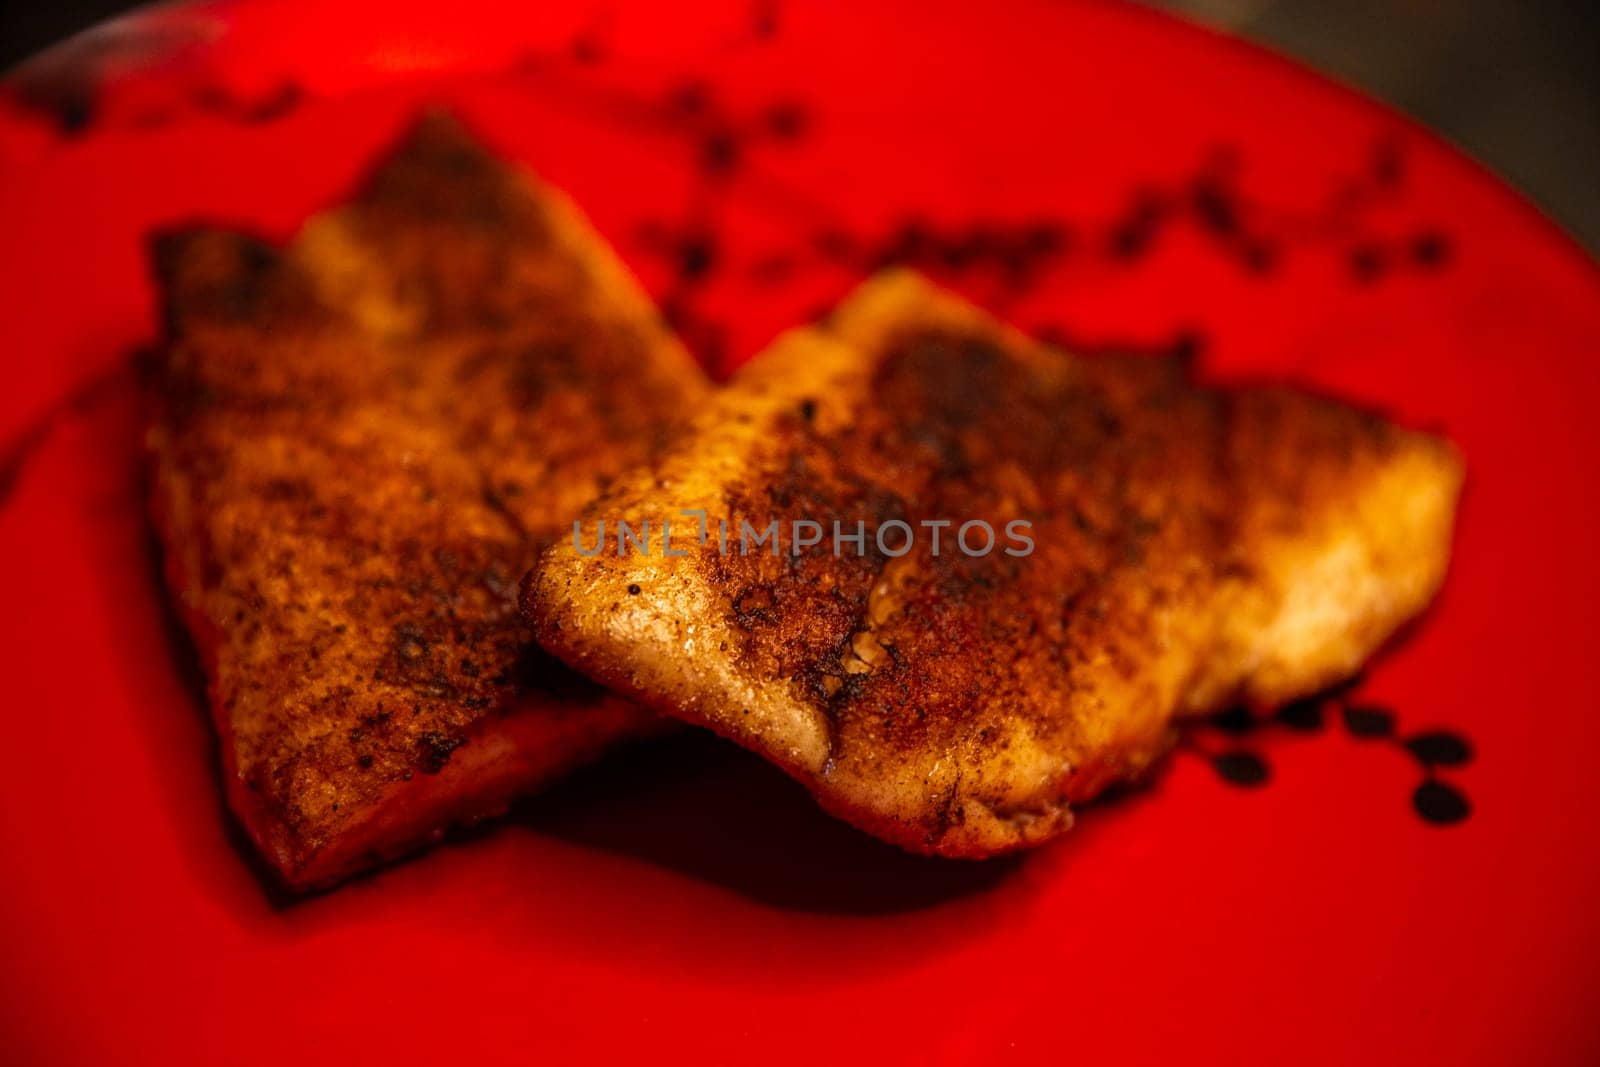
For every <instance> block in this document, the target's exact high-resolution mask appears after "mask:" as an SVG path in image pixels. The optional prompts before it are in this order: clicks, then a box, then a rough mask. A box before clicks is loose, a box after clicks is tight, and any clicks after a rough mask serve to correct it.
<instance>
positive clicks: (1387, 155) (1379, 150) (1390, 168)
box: [1372, 137, 1405, 188]
mask: <svg viewBox="0 0 1600 1067" xmlns="http://www.w3.org/2000/svg"><path fill="white" fill-rule="evenodd" d="M1404 177H1405V157H1404V156H1403V155H1402V154H1401V150H1400V144H1399V142H1398V141H1396V140H1394V138H1392V137H1385V138H1384V139H1383V140H1381V141H1379V142H1378V143H1377V144H1375V145H1374V146H1373V148H1372V180H1373V182H1374V183H1376V184H1377V185H1379V186H1380V187H1383V188H1392V187H1394V186H1396V185H1399V184H1400V182H1401V180H1402V179H1403V178H1404Z"/></svg>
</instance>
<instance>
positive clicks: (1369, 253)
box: [1350, 244, 1389, 282]
mask: <svg viewBox="0 0 1600 1067" xmlns="http://www.w3.org/2000/svg"><path fill="white" fill-rule="evenodd" d="M1388 268H1389V254H1388V252H1386V251H1385V250H1384V249H1383V248H1382V247H1381V246H1379V245H1375V244H1364V245H1357V246H1356V247H1355V248H1353V249H1351V250H1350V273H1351V274H1352V275H1353V276H1354V277H1355V279H1356V281H1358V282H1373V281H1377V280H1378V278H1379V277H1380V276H1381V275H1382V274H1383V273H1384V272H1385V271H1386V270H1388Z"/></svg>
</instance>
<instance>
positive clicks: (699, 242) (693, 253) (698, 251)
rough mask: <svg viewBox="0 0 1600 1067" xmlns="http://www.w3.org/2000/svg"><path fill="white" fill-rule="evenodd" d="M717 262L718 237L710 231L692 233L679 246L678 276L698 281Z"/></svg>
mask: <svg viewBox="0 0 1600 1067" xmlns="http://www.w3.org/2000/svg"><path fill="white" fill-rule="evenodd" d="M716 263H717V244H716V239H715V238H713V237H712V236H711V235H710V234H708V233H698V234H691V235H689V236H688V237H685V238H684V239H683V243H682V244H680V245H679V246H678V277H680V278H682V279H683V280H684V281H698V280H700V279H701V278H704V277H705V276H706V275H707V274H710V273H711V270H712V268H713V267H715V266H716Z"/></svg>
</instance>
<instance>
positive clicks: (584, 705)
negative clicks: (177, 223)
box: [148, 116, 705, 888]
mask: <svg viewBox="0 0 1600 1067" xmlns="http://www.w3.org/2000/svg"><path fill="white" fill-rule="evenodd" d="M154 259H155V264H156V269H157V274H158V278H159V281H160V283H161V285H162V288H163V297H164V301H165V311H166V319H167V336H166V340H165V344H164V348H163V350H162V353H161V356H160V359H159V366H158V369H157V372H156V375H155V379H156V380H155V383H154V389H153V393H154V397H155V404H154V407H153V411H154V414H153V418H152V423H151V426H150V430H149V434H148V441H149V446H150V450H151V453H152V457H153V465H154V478H153V514H154V517H155V520H156V524H157V527H158V530H159V532H160V535H161V537H162V540H163V542H164V548H165V559H166V568H167V572H168V576H169V579H170V584H171V586H172V588H173V591H174V594H175V598H176V600H177V602H178V605H179V608H180V611H181V613H182V615H183V617H184V619H185V620H186V622H187V624H188V626H189V628H190V630H191V633H192V634H193V636H194V638H195V644H196V646H197V648H198V650H199V652H200V655H201V659H202V663H203V666H204V669H205V673H206V676H207V680H208V686H209V693H210V702H211V706H212V712H213V716H214V718H215V721H216V724H217V727H218V733H219V736H220V741H221V749H222V758H223V763H224V767H225V772H226V780H227V789H228V793H229V799H230V802H231V804H232V806H233V808H234V809H235V811H236V812H237V813H238V815H239V817H240V819H241V821H242V822H243V824H244V825H245V827H246V829H247V830H248V831H249V833H250V835H251V836H252V837H253V838H254V840H255V841H256V843H257V844H258V845H259V847H260V849H261V851H262V852H263V853H264V855H265V856H266V858H267V860H268V861H269V862H270V864H271V865H272V866H273V867H274V868H276V870H277V871H278V872H279V874H280V875H281V876H282V878H283V880H284V881H285V882H286V883H287V884H289V885H290V886H293V887H297V888H308V887H315V886H323V885H327V884H329V883H331V882H334V881H337V880H338V879H340V878H342V877H344V876H346V875H348V874H350V873H352V872H354V871H356V870H359V869H361V868H363V867H366V866H368V865H371V864H372V863H374V862H378V861H381V860H383V859H385V858H388V857H390V856H393V855H395V854H398V853H400V852H403V851H406V850H408V849H410V848H412V847H414V846H416V845H418V844H420V843H422V842H424V841H426V840H429V839H430V838H433V837H436V836H438V834H439V833H441V832H442V831H443V830H444V829H445V828H446V827H448V826H449V825H451V824H453V823H458V822H469V821H472V820H475V819H478V818H481V817H483V816H485V815H489V814H494V813H497V812H498V811H501V810H503V809H504V808H505V807H506V806H507V804H509V802H510V801H511V799H513V797H514V796H516V795H517V794H519V793H522V792H524V791H526V790H528V789H531V788H534V787H536V786H538V785H540V784H542V783H543V782H545V781H546V780H548V779H549V778H551V777H552V776H554V775H556V774H558V773H560V772H561V771H563V770H565V769H567V768H569V767H571V766H573V765H575V764H578V763H581V762H583V761H585V760H588V759H589V758H591V757H592V756H593V755H595V754H596V753H598V752H599V751H600V750H601V749H602V748H603V747H604V746H606V745H607V744H609V743H611V742H613V741H614V740H616V739H618V738H620V737H624V736H628V735H632V734H635V733H637V732H639V731H641V730H649V729H653V728H654V724H655V723H656V722H657V721H658V720H656V718H655V716H653V715H650V714H649V713H647V712H644V711H641V710H639V709H637V708H635V707H633V706H631V705H628V704H626V703H625V702H623V701H622V700H619V699H618V698H616V697H614V696H611V695H610V694H607V693H605V692H604V691H602V690H601V689H599V688H598V687H597V686H594V685H593V684H592V683H590V682H588V681H587V680H585V679H582V678H581V677H579V676H577V675H574V674H572V673H571V672H570V671H568V670H567V669H566V668H564V667H563V666H562V665H561V664H559V663H558V662H556V661H555V660H553V659H551V658H550V657H548V656H546V655H544V654H542V653H540V652H539V651H538V650H537V648H535V647H534V646H533V645H532V644H531V641H530V639H529V633H528V629H527V627H526V625H525V624H524V623H523V622H522V621H521V619H520V618H519V617H518V615H517V612H516V583H517V579H518V577H519V576H520V575H521V574H522V572H523V571H525V570H526V568H527V567H528V565H529V563H530V562H531V560H532V559H533V557H534V555H535V554H536V552H537V548H538V546H539V545H540V544H541V543H543V542H544V541H546V540H549V539H550V538H551V537H553V536H554V535H555V533H556V532H557V531H558V529H559V527H560V526H561V524H562V523H564V522H568V521H570V518H571V516H572V514H573V513H574V511H575V510H576V509H577V508H578V507H579V505H580V504H582V503H583V502H585V501H587V500H588V499H590V498H591V497H593V496H594V495H595V493H596V492H598V491H599V489H600V488H601V487H602V486H603V485H604V484H605V483H606V482H607V480H608V479H610V478H611V477H613V476H614V475H616V474H617V473H618V472H620V471H622V470H625V469H627V468H630V467H632V466H634V465H637V464H639V463H641V462H644V461H646V460H647V459H648V457H649V456H650V454H651V451H652V450H653V449H655V448H657V447H659V446H660V445H661V444H662V442H663V441H664V440H665V439H666V435H667V433H668V422H669V420H670V419H671V418H673V417H675V416H676V415H678V414H679V413H680V412H681V411H682V410H683V409H684V408H685V407H687V406H689V405H692V403H693V402H694V401H695V399H696V398H698V397H699V396H700V395H701V394H702V391H703V390H704V389H705V383H704V380H703V376H702V374H701V372H700V371H699V369H698V368H697V367H696V366H695V365H694V364H693V362H692V361H691V359H690V358H689V356H688V355H687V353H686V352H685V351H684V350H683V349H682V348H681V347H680V345H679V344H678V343H677V341H676V340H675V339H674V338H673V337H672V336H671V335H670V333H669V332H668V331H667V330H666V329H665V328H664V327H663V326H662V324H661V323H660V321H659V318H658V316H657V315H656V313H655V310H654V309H653V308H652V307H651V305H650V304H649V302H648V300H647V299H646V298H645V297H644V296H643V294H642V293H641V292H640V291H639V289H638V287H637V285H636V284H635V283H634V281H633V280H632V278H631V277H629V276H628V275H627V273H626V271H625V269H624V268H623V267H622V266H621V265H620V263H618V262H617V261H616V260H615V258H614V257H613V255H612V254H611V252H610V251H609V249H608V248H607V247H606V246H605V245H604V243H603V242H602V241H601V240H600V238H599V237H598V236H597V235H596V234H594V233H593V232H592V230H591V229H590V228H589V226H588V224H587V223H586V222H585V221H584V220H583V219H582V218H581V216H579V214H578V213H577V212H576V210H575V209H574V208H573V207H572V206H571V205H570V204H569V203H568V202H567V200H566V199H565V198H564V197H563V196H562V195H561V194H559V193H557V192H555V191H554V190H552V189H550V188H548V187H545V186H543V185H542V184H540V183H538V182H537V181H536V180H534V179H532V178H531V177H529V176H527V175H524V174H521V173H519V172H517V171H515V170H513V169H511V168H509V167H507V166H505V165H503V164H501V163H499V162H498V161H497V160H495V159H494V158H493V157H492V156H490V155H489V154H488V153H486V152H485V151H484V150H483V149H482V148H481V147H479V146H478V145H477V144H476V143H475V142H474V141H473V140H472V139H471V138H470V137H469V136H468V135H467V134H466V133H464V132H463V130H462V129H461V128H460V127H459V126H457V125H456V124H455V123H454V122H453V121H452V120H450V119H448V118H445V117H442V116H432V117H429V118H427V119H426V120H424V121H423V122H421V123H420V124H419V125H418V126H417V127H416V128H415V129H414V130H413V131H412V132H411V133H410V134H409V136H408V137H407V138H406V139H405V140H404V142H403V143H402V144H401V145H400V147H399V148H398V149H397V151H396V152H395V153H394V154H393V155H392V156H391V157H390V158H389V159H387V160H386V161H385V162H383V163H382V165H381V166H379V167H378V168H377V170H376V172H375V173H374V174H373V175H371V176H370V178H369V179H368V180H367V182H366V184H365V187H364V189H363V190H362V191H361V192H360V193H359V195H358V196H357V198H356V199H355V200H354V201H352V202H351V203H349V204H347V205H345V206H342V207H339V208H337V209H335V210H331V211H329V212H327V213H324V214H321V215H318V216H315V217H313V218H312V219H311V220H309V221H308V222H307V223H306V224H305V226H304V228H303V229H302V230H301V231H300V233H299V234H298V236H296V238H295V239H294V240H293V242H292V243H290V244H289V245H288V246H287V247H286V248H282V249H277V248H272V247H269V246H267V245H265V244H263V243H262V242H260V241H257V240H255V239H254V238H251V237H248V236H245V235H242V234H239V233H234V232H230V231H225V230H219V229H191V230H185V231H178V232H172V233H168V234H165V235H163V236H161V237H159V238H158V239H157V240H156V242H155V243H154Z"/></svg>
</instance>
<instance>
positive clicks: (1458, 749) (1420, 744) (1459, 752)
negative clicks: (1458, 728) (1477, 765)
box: [1405, 730, 1472, 767]
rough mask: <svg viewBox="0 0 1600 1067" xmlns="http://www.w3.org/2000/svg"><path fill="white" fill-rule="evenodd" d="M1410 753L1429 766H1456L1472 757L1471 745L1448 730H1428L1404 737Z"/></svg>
mask: <svg viewBox="0 0 1600 1067" xmlns="http://www.w3.org/2000/svg"><path fill="white" fill-rule="evenodd" d="M1405 746H1406V748H1407V749H1409V750H1410V752H1411V754H1412V755H1413V756H1415V757H1417V759H1419V760H1421V761H1422V762H1423V763H1424V764H1426V765H1428V766H1430V767H1456V766H1460V765H1461V764H1463V763H1467V762H1469V761H1470V760H1471V759H1472V745H1471V744H1470V743H1469V742H1468V741H1467V739H1466V738H1464V737H1462V736H1461V735H1460V734H1456V733H1452V732H1450V731H1449V730H1430V731H1429V732H1427V733H1423V734H1416V735H1415V736H1412V737H1408V738H1406V739H1405Z"/></svg>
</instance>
